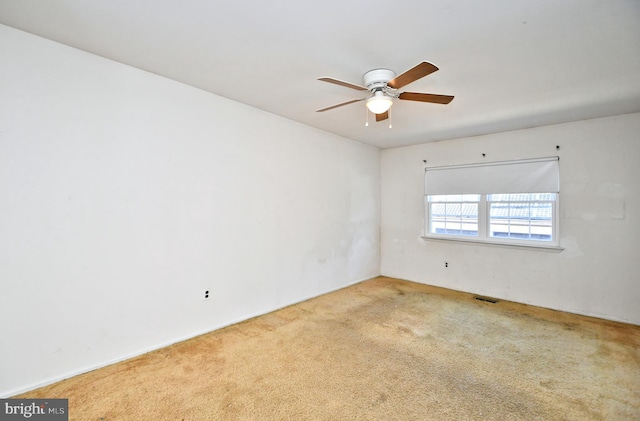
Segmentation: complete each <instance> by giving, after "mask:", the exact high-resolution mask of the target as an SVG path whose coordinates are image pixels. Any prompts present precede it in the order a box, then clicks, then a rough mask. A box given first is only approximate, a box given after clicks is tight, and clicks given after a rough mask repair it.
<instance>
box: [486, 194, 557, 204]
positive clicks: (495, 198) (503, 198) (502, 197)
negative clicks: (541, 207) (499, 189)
mask: <svg viewBox="0 0 640 421" xmlns="http://www.w3.org/2000/svg"><path fill="white" fill-rule="evenodd" d="M487 200H488V201H489V202H521V201H522V202H536V201H541V202H551V201H555V200H556V193H512V194H488V195H487Z"/></svg>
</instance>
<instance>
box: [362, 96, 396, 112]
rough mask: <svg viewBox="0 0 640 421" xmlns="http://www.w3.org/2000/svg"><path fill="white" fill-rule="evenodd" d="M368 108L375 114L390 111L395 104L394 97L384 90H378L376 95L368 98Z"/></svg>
mask: <svg viewBox="0 0 640 421" xmlns="http://www.w3.org/2000/svg"><path fill="white" fill-rule="evenodd" d="M366 105H367V108H368V109H369V111H371V112H372V113H374V114H382V113H384V112H387V111H389V108H391V105H393V99H392V98H391V97H388V96H386V95H385V94H384V93H382V92H376V93H375V94H374V96H372V97H371V98H369V99H368V100H367V104H366Z"/></svg>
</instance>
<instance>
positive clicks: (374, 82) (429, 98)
mask: <svg viewBox="0 0 640 421" xmlns="http://www.w3.org/2000/svg"><path fill="white" fill-rule="evenodd" d="M437 70H438V68H437V67H436V66H434V65H433V64H431V63H429V62H426V61H423V62H422V63H420V64H418V65H416V66H414V67H412V68H411V69H409V70H407V71H406V72H404V73H402V74H400V75H398V76H396V74H395V72H394V71H393V70H389V69H373V70H370V71H368V72H367V73H365V74H364V76H363V77H362V81H363V82H364V86H360V85H356V84H353V83H349V82H344V81H342V80H338V79H334V78H331V77H321V78H318V80H321V81H323V82H329V83H333V84H335V85H340V86H345V87H347V88H351V89H355V90H358V91H369V92H371V95H369V96H367V97H365V98H359V99H353V100H351V101H347V102H343V103H341V104H336V105H332V106H330V107H326V108H321V109H319V110H316V112H319V113H321V112H324V111H329V110H332V109H334V108H338V107H342V106H343V105H348V104H353V103H354V102H360V101H365V100H366V101H367V102H366V106H367V108H368V109H369V110H370V111H371V112H372V113H374V114H375V115H376V121H382V120H386V119H387V118H389V108H391V105H393V100H394V99H403V100H408V101H419V102H431V103H434V104H448V103H450V102H451V101H452V100H453V96H451V95H438V94H425V93H419V92H398V90H399V89H400V88H402V87H403V86H405V85H408V84H410V83H412V82H415V81H416V80H418V79H420V78H423V77H425V76H427V75H430V74H431V73H433V72H435V71H437Z"/></svg>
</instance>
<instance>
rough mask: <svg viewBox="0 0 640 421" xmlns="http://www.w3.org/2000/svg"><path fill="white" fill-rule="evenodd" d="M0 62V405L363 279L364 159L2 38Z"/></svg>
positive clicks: (372, 183)
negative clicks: (42, 387) (20, 394)
mask: <svg viewBox="0 0 640 421" xmlns="http://www.w3.org/2000/svg"><path fill="white" fill-rule="evenodd" d="M0 53H1V56H2V65H1V67H2V69H1V71H0V320H2V333H1V335H0V341H1V344H0V396H9V395H12V394H14V393H17V392H19V391H24V390H27V389H30V388H33V387H35V386H38V385H42V384H46V383H49V382H52V381H54V380H57V379H60V378H63V377H67V376H70V375H73V374H77V373H78V372H82V371H86V370H88V369H92V368H95V367H97V366H101V365H104V364H106V363H109V362H113V361H116V360H119V359H122V358H125V357H128V356H132V355H135V354H139V353H142V352H145V351H147V350H150V349H154V348H157V347H160V346H163V345H166V344H169V343H172V342H175V341H178V340H180V339H184V338H188V337H191V336H194V335H196V334H198V333H202V332H206V331H210V330H212V329H215V328H218V327H221V326H223V325H228V324H230V323H233V322H235V321H239V320H242V319H246V318H248V317H251V316H254V315H257V314H260V313H265V312H268V311H270V310H273V309H276V308H279V307H283V306H286V305H288V304H291V303H294V302H297V301H301V300H304V299H306V298H309V297H312V296H316V295H318V294H321V293H324V292H327V291H330V290H334V289H338V288H341V287H343V286H346V285H348V284H352V283H355V282H357V281H360V280H363V279H367V278H370V277H374V276H377V275H379V250H380V243H379V228H380V216H379V209H380V203H379V199H380V152H379V151H378V150H377V149H375V148H371V147H368V146H364V145H361V144H358V143H355V142H353V141H350V140H347V139H344V138H341V137H338V136H334V135H331V134H329V133H326V132H322V131H319V130H316V129H313V128H310V127H307V126H304V125H301V124H298V123H295V122H292V121H289V120H285V119H283V118H280V117H278V116H275V115H272V114H269V113H265V112H263V111H260V110H257V109H254V108H250V107H247V106H244V105H242V104H238V103H235V102H232V101H229V100H227V99H224V98H220V97H217V96H215V95H211V94H209V93H206V92H203V91H200V90H197V89H193V88H191V87H188V86H185V85H182V84H179V83H176V82H173V81H170V80H167V79H163V78H161V77H158V76H155V75H152V74H150V73H146V72H143V71H140V70H137V69H134V68H131V67H127V66H124V65H121V64H118V63H115V62H111V61H108V60H105V59H102V58H99V57H96V56H92V55H90V54H86V53H83V52H81V51H78V50H74V49H71V48H68V47H65V46H62V45H60V44H56V43H53V42H49V41H46V40H44V39H41V38H37V37H34V36H31V35H28V34H26V33H23V32H20V31H16V30H13V29H10V28H8V27H4V26H0ZM205 290H209V291H210V292H211V298H209V299H208V300H205V299H204V298H203V297H204V291H205Z"/></svg>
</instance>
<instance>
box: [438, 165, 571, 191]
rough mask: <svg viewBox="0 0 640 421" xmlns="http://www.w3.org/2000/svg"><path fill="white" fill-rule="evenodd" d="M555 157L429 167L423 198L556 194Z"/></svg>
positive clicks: (557, 182) (558, 184)
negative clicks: (435, 196) (454, 195)
mask: <svg viewBox="0 0 640 421" xmlns="http://www.w3.org/2000/svg"><path fill="white" fill-rule="evenodd" d="M558 159H559V158H558V157H557V156H554V157H550V158H538V159H529V160H519V161H503V162H491V163H481V164H470V165H452V166H445V167H431V168H427V169H426V171H425V194H426V195H441V194H442V195H450V194H491V193H543V192H544V193H559V191H560V182H559V180H560V177H559V168H558V167H559V165H558Z"/></svg>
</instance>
